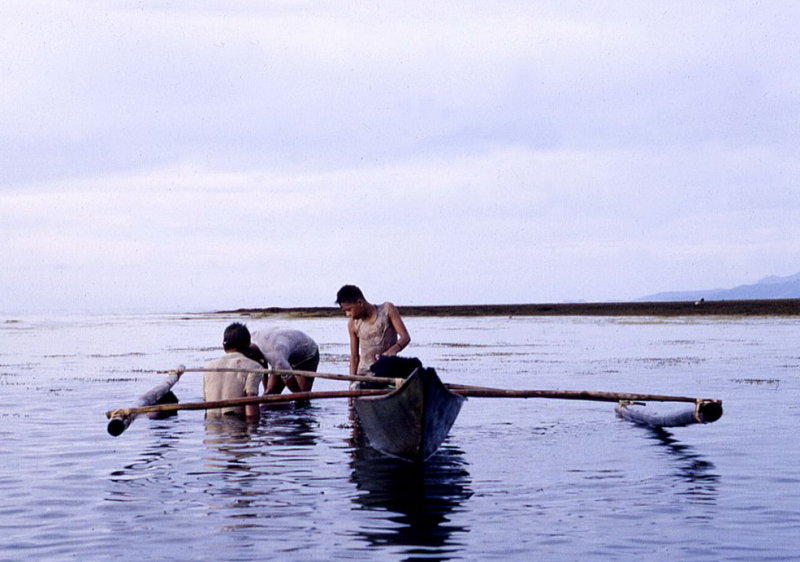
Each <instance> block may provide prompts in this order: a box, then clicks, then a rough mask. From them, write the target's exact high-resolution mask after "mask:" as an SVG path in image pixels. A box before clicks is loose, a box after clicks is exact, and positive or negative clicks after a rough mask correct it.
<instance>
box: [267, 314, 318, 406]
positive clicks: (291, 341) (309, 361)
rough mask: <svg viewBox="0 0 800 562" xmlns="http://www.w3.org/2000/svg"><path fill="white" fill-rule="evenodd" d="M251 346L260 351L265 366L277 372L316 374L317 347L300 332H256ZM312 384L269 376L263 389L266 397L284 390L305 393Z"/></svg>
mask: <svg viewBox="0 0 800 562" xmlns="http://www.w3.org/2000/svg"><path fill="white" fill-rule="evenodd" d="M251 340H252V343H253V344H254V345H255V346H256V347H258V348H259V349H260V350H261V353H262V355H263V356H264V357H265V358H266V360H267V362H268V363H269V366H270V367H271V368H272V369H275V370H278V371H316V370H317V366H318V365H319V346H318V345H317V342H315V341H314V340H313V339H312V338H311V337H310V336H308V335H307V334H306V333H305V332H301V331H300V330H291V329H282V328H271V329H268V330H256V331H255V332H253V334H252V338H251ZM313 384H314V379H313V378H311V377H303V376H299V375H298V376H291V375H288V374H285V375H283V376H281V377H279V376H276V375H270V376H269V378H268V379H267V384H266V385H265V392H266V393H267V394H279V393H280V392H282V391H283V388H284V386H286V387H288V388H289V390H291V391H292V392H308V391H310V390H311V388H312V387H313Z"/></svg>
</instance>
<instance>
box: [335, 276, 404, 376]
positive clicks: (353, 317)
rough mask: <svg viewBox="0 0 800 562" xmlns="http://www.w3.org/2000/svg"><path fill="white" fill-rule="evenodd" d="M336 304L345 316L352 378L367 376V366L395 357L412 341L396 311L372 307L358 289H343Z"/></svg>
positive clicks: (388, 306) (387, 305)
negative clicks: (348, 336) (386, 357)
mask: <svg viewBox="0 0 800 562" xmlns="http://www.w3.org/2000/svg"><path fill="white" fill-rule="evenodd" d="M336 304H338V305H339V307H340V308H341V309H342V310H343V311H344V313H345V316H347V331H348V333H349V334H350V374H351V375H366V376H368V375H370V374H371V373H370V371H369V368H370V366H372V364H373V363H375V362H376V361H377V360H378V359H379V358H380V357H384V356H391V355H397V354H398V353H399V352H400V351H402V350H403V349H405V347H406V346H407V345H408V344H409V342H410V341H411V337H410V336H409V335H408V330H407V329H406V326H405V324H404V323H403V319H402V318H401V317H400V313H399V312H398V311H397V307H396V306H395V305H393V304H392V303H390V302H385V303H383V304H377V305H376V304H372V303H370V302H368V301H367V300H366V299H365V298H364V294H363V293H362V292H361V289H359V288H358V287H356V286H355V285H345V286H343V287H342V288H341V289H339V292H338V293H336Z"/></svg>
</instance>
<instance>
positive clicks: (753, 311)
mask: <svg viewBox="0 0 800 562" xmlns="http://www.w3.org/2000/svg"><path fill="white" fill-rule="evenodd" d="M397 306H398V308H399V309H400V313H401V314H402V315H403V316H800V299H770V300H725V301H694V302H693V301H677V302H598V303H558V304H555V303H554V304H477V305H430V306H413V305H410V306H403V305H402V304H398V305H397ZM217 313H218V314H242V315H245V316H250V317H253V318H260V317H269V316H293V317H299V318H329V317H335V316H342V312H341V310H339V309H338V308H337V307H294V308H281V307H267V308H239V309H236V310H221V311H217Z"/></svg>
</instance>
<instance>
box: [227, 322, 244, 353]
mask: <svg viewBox="0 0 800 562" xmlns="http://www.w3.org/2000/svg"><path fill="white" fill-rule="evenodd" d="M249 347H250V330H248V329H247V326H245V325H244V324H240V323H239V322H234V323H233V324H231V325H230V326H228V327H227V328H225V334H224V335H223V339H222V348H223V349H224V350H225V351H228V350H231V349H233V350H236V351H242V352H244V351H247V350H248V348H249Z"/></svg>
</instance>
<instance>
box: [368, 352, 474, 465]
mask: <svg viewBox="0 0 800 562" xmlns="http://www.w3.org/2000/svg"><path fill="white" fill-rule="evenodd" d="M465 400H466V398H465V397H464V396H460V395H458V394H456V393H454V392H451V391H450V390H448V389H447V388H446V387H445V386H444V384H443V383H442V381H441V380H440V379H439V377H438V375H437V374H436V371H434V370H433V369H430V368H428V369H426V368H422V367H420V368H417V369H415V370H414V372H413V373H411V375H410V376H409V377H408V378H407V379H406V380H405V381H404V382H403V384H402V385H400V387H399V388H397V389H396V390H394V391H392V392H389V393H388V394H383V395H377V396H362V397H359V398H356V399H355V400H354V403H353V406H354V407H355V410H356V414H357V415H358V424H359V425H360V427H361V429H362V430H363V432H364V434H365V435H366V437H367V440H368V442H369V445H370V446H371V447H372V448H374V449H377V450H378V451H380V452H381V453H384V454H386V455H390V456H393V457H398V458H401V459H405V460H408V461H424V460H426V459H428V458H429V457H431V456H432V455H433V454H434V453H435V452H436V450H437V449H438V448H439V446H440V445H441V444H442V442H443V441H444V440H445V438H446V437H447V434H448V433H449V431H450V428H451V427H452V426H453V422H455V421H456V418H457V417H458V413H459V412H460V411H461V406H462V404H463V403H464V401H465Z"/></svg>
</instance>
